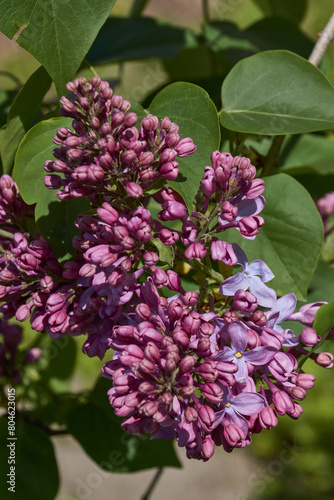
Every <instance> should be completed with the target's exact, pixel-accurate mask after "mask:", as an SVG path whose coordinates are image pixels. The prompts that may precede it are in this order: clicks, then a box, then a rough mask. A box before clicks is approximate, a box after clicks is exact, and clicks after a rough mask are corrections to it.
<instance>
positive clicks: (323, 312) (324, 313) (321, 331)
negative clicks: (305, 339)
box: [313, 302, 334, 348]
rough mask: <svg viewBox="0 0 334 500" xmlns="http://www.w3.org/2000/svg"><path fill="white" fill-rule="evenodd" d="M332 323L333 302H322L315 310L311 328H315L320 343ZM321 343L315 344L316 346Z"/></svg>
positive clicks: (333, 315)
mask: <svg viewBox="0 0 334 500" xmlns="http://www.w3.org/2000/svg"><path fill="white" fill-rule="evenodd" d="M333 325H334V302H331V303H330V304H324V305H322V306H321V307H320V309H319V310H318V311H317V314H316V315H315V318H314V323H313V328H314V329H315V330H316V332H317V334H318V335H320V337H321V341H322V342H321V344H322V343H323V342H324V341H325V340H326V337H327V335H328V333H329V331H330V329H331V328H332V327H333ZM321 344H317V346H316V347H317V348H318V347H320V345H321Z"/></svg>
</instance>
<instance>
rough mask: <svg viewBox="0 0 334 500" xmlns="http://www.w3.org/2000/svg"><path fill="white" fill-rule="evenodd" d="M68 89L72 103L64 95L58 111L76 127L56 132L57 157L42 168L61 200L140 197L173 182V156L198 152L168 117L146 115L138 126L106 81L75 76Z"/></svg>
mask: <svg viewBox="0 0 334 500" xmlns="http://www.w3.org/2000/svg"><path fill="white" fill-rule="evenodd" d="M67 89H68V91H69V92H71V93H72V94H73V96H74V100H73V101H74V102H72V101H71V100H69V99H68V98H66V97H62V99H61V101H60V102H61V105H62V108H61V113H62V114H63V115H64V116H67V117H71V118H73V123H72V126H73V129H74V131H72V130H71V129H69V128H65V127H62V128H60V129H59V130H58V132H57V134H56V136H55V137H54V143H55V144H57V145H58V146H60V147H59V148H57V149H55V150H54V152H53V154H54V157H55V160H54V161H47V162H46V163H45V166H44V168H45V170H46V171H47V172H48V173H50V174H51V175H47V176H46V177H45V179H44V181H45V185H46V186H47V187H48V188H49V189H57V190H58V192H57V196H58V198H60V199H61V200H68V199H70V198H79V197H82V196H88V197H89V199H90V200H91V201H92V202H95V203H97V204H98V203H100V202H101V200H108V201H112V202H116V201H117V200H121V199H122V198H124V196H125V197H128V198H135V199H136V198H141V197H143V196H145V190H148V189H149V188H152V186H153V185H154V184H155V183H157V182H159V183H160V186H161V185H162V184H164V183H165V181H171V180H175V179H176V177H177V176H178V173H179V164H178V162H177V161H176V160H175V159H176V158H177V157H180V158H182V157H185V156H188V155H190V154H192V153H194V152H195V151H196V146H195V145H194V143H193V141H192V139H190V138H189V137H186V138H183V139H181V138H180V135H179V133H178V132H179V127H178V125H176V123H172V122H171V121H170V119H169V118H164V119H163V120H161V122H159V120H158V118H157V117H156V116H153V115H147V116H146V117H145V118H143V119H142V121H141V123H140V126H139V127H138V128H136V124H137V121H138V117H137V115H136V113H133V112H130V109H131V104H130V102H129V101H126V100H125V99H123V98H122V97H121V96H119V95H114V94H113V91H112V89H111V88H110V86H109V84H108V82H105V81H101V79H100V78H98V77H93V78H92V80H91V82H90V83H89V82H87V80H86V78H78V79H77V80H74V82H70V83H68V84H67ZM55 173H56V174H55ZM58 174H62V175H58Z"/></svg>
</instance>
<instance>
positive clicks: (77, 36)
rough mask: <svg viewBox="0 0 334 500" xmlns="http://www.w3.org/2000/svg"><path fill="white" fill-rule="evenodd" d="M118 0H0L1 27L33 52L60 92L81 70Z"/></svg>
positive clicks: (60, 93) (59, 92) (5, 32)
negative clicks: (18, 0) (16, 36)
mask: <svg viewBox="0 0 334 500" xmlns="http://www.w3.org/2000/svg"><path fill="white" fill-rule="evenodd" d="M115 2H116V0H100V1H99V4H98V8H97V6H96V4H95V3H94V2H89V1H88V0H71V2H68V1H64V0H27V1H25V2H23V3H22V2H15V1H13V0H11V1H8V0H0V30H1V31H2V32H3V33H4V34H5V35H6V36H8V37H9V38H11V39H12V38H13V37H14V36H15V34H16V33H17V32H18V30H19V28H20V27H21V28H22V27H23V28H24V29H23V30H22V31H21V33H20V35H19V36H18V38H17V40H16V41H17V43H18V44H19V45H21V47H23V48H24V49H26V50H27V51H28V52H30V53H31V54H32V55H33V56H34V57H35V58H36V59H37V60H38V61H39V62H40V63H41V64H42V65H43V66H44V67H45V69H46V70H47V72H48V73H49V75H50V76H51V77H52V79H53V81H54V82H55V85H56V89H57V92H58V95H59V96H60V95H62V94H63V93H64V92H65V84H66V83H67V82H68V81H70V80H72V78H73V77H74V75H75V73H76V71H77V70H78V69H79V67H80V64H81V62H82V60H83V59H84V57H85V55H86V53H87V51H88V49H89V48H90V46H91V45H92V42H93V40H94V39H95V37H96V35H97V33H98V31H99V29H100V28H101V26H102V25H103V23H104V22H105V20H106V19H107V17H108V16H109V14H110V11H111V9H112V8H113V6H114V4H115Z"/></svg>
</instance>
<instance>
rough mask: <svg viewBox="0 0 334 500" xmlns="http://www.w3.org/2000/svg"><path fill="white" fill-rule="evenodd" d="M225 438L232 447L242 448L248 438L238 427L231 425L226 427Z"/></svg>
mask: <svg viewBox="0 0 334 500" xmlns="http://www.w3.org/2000/svg"><path fill="white" fill-rule="evenodd" d="M224 437H225V439H226V441H227V442H228V444H229V445H230V446H232V447H233V448H234V447H238V446H239V447H240V446H241V445H242V442H243V441H244V440H245V438H246V436H245V434H244V432H243V431H242V429H240V427H239V426H238V425H235V424H229V425H227V426H226V427H224Z"/></svg>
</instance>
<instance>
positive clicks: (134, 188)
mask: <svg viewBox="0 0 334 500" xmlns="http://www.w3.org/2000/svg"><path fill="white" fill-rule="evenodd" d="M125 189H126V192H127V193H128V195H129V196H131V198H140V197H141V196H142V195H143V190H142V188H141V187H140V186H139V184H136V183H135V182H129V183H128V184H127V185H126V186H125Z"/></svg>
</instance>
